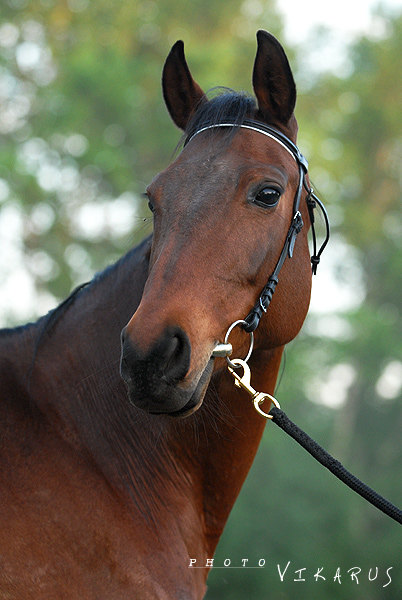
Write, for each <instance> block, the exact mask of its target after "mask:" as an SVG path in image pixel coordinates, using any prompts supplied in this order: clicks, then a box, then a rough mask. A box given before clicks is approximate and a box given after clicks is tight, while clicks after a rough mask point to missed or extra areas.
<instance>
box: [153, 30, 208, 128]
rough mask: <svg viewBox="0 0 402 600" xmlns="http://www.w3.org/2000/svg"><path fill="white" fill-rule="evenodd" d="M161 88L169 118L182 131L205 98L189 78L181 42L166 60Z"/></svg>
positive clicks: (176, 44)
mask: <svg viewBox="0 0 402 600" xmlns="http://www.w3.org/2000/svg"><path fill="white" fill-rule="evenodd" d="M162 88H163V97H164V99H165V103H166V106H167V108H168V111H169V113H170V116H171V117H172V119H173V121H174V122H175V123H176V125H177V126H178V127H180V129H183V130H184V129H185V128H186V125H187V123H188V121H189V119H190V117H191V116H192V115H193V113H194V111H195V110H196V109H197V107H198V106H199V104H200V103H201V102H202V101H203V100H204V99H206V97H205V94H204V92H203V91H202V89H201V88H200V86H199V85H198V83H196V82H195V81H194V79H193V78H192V76H191V73H190V70H189V68H188V66H187V63H186V59H185V56H184V44H183V42H181V41H178V42H176V43H175V45H174V46H173V48H172V49H171V51H170V53H169V56H168V57H167V59H166V62H165V66H164V67H163V74H162Z"/></svg>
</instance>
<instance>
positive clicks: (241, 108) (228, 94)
mask: <svg viewBox="0 0 402 600" xmlns="http://www.w3.org/2000/svg"><path fill="white" fill-rule="evenodd" d="M216 91H218V95H216V96H215V97H213V98H211V99H210V100H208V102H205V101H204V102H201V104H200V106H199V107H198V109H197V110H196V112H195V113H194V115H193V117H192V118H191V119H190V121H189V123H188V124H187V127H186V131H185V134H186V139H187V140H188V139H189V138H191V136H192V135H194V134H195V133H196V132H197V131H198V130H199V129H202V128H203V127H208V126H210V125H219V124H221V123H233V125H234V128H232V129H230V128H225V131H226V132H227V131H233V129H235V128H236V127H239V125H241V124H242V123H243V122H244V121H245V119H250V118H253V117H254V115H255V113H256V110H257V105H256V101H255V99H254V98H253V96H251V95H250V94H247V93H246V92H235V91H234V90H231V89H228V88H214V89H213V90H211V92H215V93H216ZM211 92H210V93H211Z"/></svg>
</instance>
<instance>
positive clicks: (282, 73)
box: [253, 30, 296, 125]
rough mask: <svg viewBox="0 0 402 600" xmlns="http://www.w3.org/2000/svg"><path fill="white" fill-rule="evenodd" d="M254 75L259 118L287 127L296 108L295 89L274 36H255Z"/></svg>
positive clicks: (283, 54) (288, 68)
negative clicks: (256, 47)
mask: <svg viewBox="0 0 402 600" xmlns="http://www.w3.org/2000/svg"><path fill="white" fill-rule="evenodd" d="M257 42H258V49H257V56H256V57H255V63H254V71H253V87H254V93H255V95H256V97H257V100H258V108H259V112H260V116H261V117H262V118H263V119H264V120H265V121H267V122H272V121H279V123H281V124H282V125H287V124H288V122H289V119H290V117H291V116H292V114H293V110H294V107H295V104H296V85H295V82H294V79H293V75H292V71H291V69H290V65H289V62H288V59H287V57H286V54H285V51H284V49H283V48H282V46H281V45H280V43H279V42H278V40H277V39H276V38H274V36H273V35H271V34H270V33H268V32H267V31H262V30H260V31H258V32H257Z"/></svg>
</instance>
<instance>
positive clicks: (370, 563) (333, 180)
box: [0, 0, 402, 600]
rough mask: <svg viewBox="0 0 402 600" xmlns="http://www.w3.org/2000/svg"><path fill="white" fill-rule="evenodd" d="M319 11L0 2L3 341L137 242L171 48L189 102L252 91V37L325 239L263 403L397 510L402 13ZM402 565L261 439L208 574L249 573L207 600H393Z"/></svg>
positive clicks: (159, 155)
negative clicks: (295, 125)
mask: <svg viewBox="0 0 402 600" xmlns="http://www.w3.org/2000/svg"><path fill="white" fill-rule="evenodd" d="M320 4H321V5H319V3H313V2H310V1H308V0H306V2H296V1H295V2H291V1H289V2H285V1H282V2H280V1H279V0H278V1H277V2H275V1H274V0H225V1H224V2H217V1H216V0H193V1H192V2H188V1H185V0H167V1H165V2H156V1H153V0H137V1H135V2H117V1H115V2H113V1H110V0H96V2H95V1H93V2H89V1H88V0H41V1H27V0H2V2H1V6H0V324H1V325H2V326H13V325H17V324H20V323H22V322H24V321H26V320H32V319H35V318H37V317H38V316H39V315H41V314H43V313H44V312H46V311H47V310H49V309H50V308H52V307H54V306H56V305H57V303H58V302H59V301H60V300H61V299H62V298H63V297H65V296H66V295H67V294H68V293H69V292H70V291H71V289H72V288H73V287H74V286H75V285H77V284H79V283H82V282H83V281H86V280H88V279H90V278H91V277H92V276H93V274H94V273H95V272H96V271H98V270H100V269H103V268H104V267H106V266H107V265H108V264H110V263H111V262H113V261H114V260H115V259H116V258H117V257H119V256H120V255H121V254H122V253H124V252H125V251H127V250H128V249H129V248H130V247H132V245H134V244H136V243H137V242H138V241H139V240H140V239H142V238H143V237H144V236H145V235H148V234H149V233H150V231H151V227H152V225H151V219H150V215H149V213H148V209H147V207H146V203H145V202H144V200H143V199H142V198H141V193H142V192H143V190H144V188H145V186H146V184H147V183H148V182H149V181H150V179H151V178H152V177H153V176H154V175H155V174H156V173H157V172H158V171H159V170H160V169H162V168H164V167H165V166H166V165H167V164H168V163H169V161H170V159H171V158H172V156H173V153H174V149H175V147H176V144H177V142H178V140H179V137H180V133H179V132H178V130H177V129H175V127H174V126H173V124H172V123H171V122H170V120H169V117H168V115H167V111H166V109H165V107H164V105H163V101H162V95H161V89H160V77H161V69H162V66H163V62H164V59H165V57H166V55H167V53H168V52H169V49H170V46H171V45H172V44H173V43H174V42H175V41H176V40H177V39H183V40H184V42H185V47H186V55H187V59H188V62H189V64H190V66H191V69H192V72H193V74H194V76H195V78H196V79H197V80H198V81H199V83H200V84H201V85H202V87H203V88H204V89H208V88H211V87H213V86H216V85H225V86H229V87H233V88H235V89H245V90H248V91H251V69H252V65H253V60H254V56H255V51H256V42H255V32H256V30H257V29H259V28H263V29H267V30H269V31H271V32H272V33H274V34H275V35H276V36H277V37H278V38H279V39H280V40H281V41H282V43H283V44H284V46H285V48H286V51H287V53H288V56H289V58H290V61H291V64H292V67H293V70H294V74H295V79H296V82H297V85H298V94H299V96H298V104H297V117H298V121H299V126H300V136H299V145H300V147H301V149H302V151H303V152H304V154H306V155H307V157H308V158H309V160H310V173H311V178H312V180H313V182H314V184H315V188H316V190H317V191H318V193H319V195H320V197H321V198H322V199H323V200H324V201H325V202H326V204H327V207H328V211H329V214H330V219H331V223H332V232H333V235H332V240H331V244H330V248H329V250H328V251H326V253H325V255H324V257H323V260H322V264H321V265H320V267H319V274H318V276H317V277H316V278H315V281H314V290H313V299H312V307H311V311H310V314H309V316H308V319H307V321H306V323H305V326H304V328H303V330H302V333H301V334H300V335H299V336H298V338H297V339H296V340H295V341H294V342H292V343H291V344H290V345H289V346H288V349H287V352H286V364H285V365H284V367H283V375H282V378H281V383H280V386H279V389H278V391H277V396H278V398H279V399H280V402H281V404H282V405H283V406H284V407H285V409H286V411H287V412H288V414H289V415H290V416H291V418H293V419H294V420H295V421H296V422H297V423H298V424H300V425H301V426H302V427H303V428H305V429H306V430H307V431H308V432H309V433H310V434H311V435H312V436H313V437H315V438H316V439H317V440H318V441H319V442H320V443H321V444H322V445H324V446H325V447H327V448H328V449H329V450H330V451H332V452H333V453H334V454H335V455H336V456H337V457H338V458H339V459H340V460H341V461H343V462H344V463H345V465H346V466H347V467H348V468H350V470H352V472H354V473H356V474H357V475H358V476H360V477H361V478H362V479H363V480H365V481H366V482H367V483H369V484H370V485H371V486H372V487H374V488H375V489H377V490H379V491H380V492H381V493H382V494H383V495H385V496H386V497H389V498H390V499H391V500H393V501H394V502H396V503H400V502H401V470H400V465H401V450H400V448H401V444H400V436H401V410H400V392H401V385H402V362H401V328H400V324H401V321H400V315H399V310H400V303H401V301H400V298H401V293H400V292H401V286H400V272H401V263H402V260H401V235H400V233H401V223H400V220H399V216H400V213H399V210H400V208H399V207H400V183H401V158H402V156H401V155H402V131H401V123H400V121H401V118H400V107H401V99H402V89H401V56H402V6H401V4H400V3H398V2H395V1H393V2H391V1H389V2H385V3H384V4H381V5H378V6H375V7H373V8H372V10H371V12H370V11H368V8H367V6H368V5H369V4H370V3H369V2H364V1H363V2H362V1H360V0H359V1H356V2H353V3H352V2H349V3H347V2H344V1H343V0H340V1H339V2H337V3H324V2H322V3H320ZM327 4H331V6H326V5H327ZM332 4H334V6H332ZM325 23H326V24H325ZM217 460H218V457H217ZM400 554H401V537H400V533H399V527H398V525H396V524H395V523H394V522H392V521H391V520H390V519H388V518H387V517H385V516H382V515H381V514H380V513H379V512H377V511H376V510H375V509H374V508H371V507H370V506H369V505H368V504H367V503H366V502H364V501H363V500H361V499H360V498H358V497H355V496H354V495H353V493H352V492H349V491H348V490H347V489H346V488H345V487H344V486H343V485H341V484H340V483H338V482H337V481H336V480H335V479H334V478H333V477H332V476H331V475H329V474H327V472H324V469H323V468H322V467H320V466H319V465H317V464H316V463H315V462H314V461H313V460H312V459H311V458H310V457H309V456H308V455H306V454H305V453H304V451H303V450H301V449H299V448H298V447H296V445H295V444H294V443H293V442H292V441H291V440H290V439H288V438H285V436H284V435H283V433H282V432H281V431H280V430H275V427H274V426H272V427H271V426H268V427H267V431H266V434H265V436H264V438H263V442H262V445H261V447H260V451H259V453H258V456H257V459H256V461H255V463H254V465H253V468H252V470H251V472H250V475H249V477H248V479H247V481H246V484H245V486H244V488H243V490H242V492H241V495H240V497H239V500H238V502H237V504H236V506H235V508H234V510H233V512H232V515H231V517H230V520H229V522H228V525H227V528H226V530H225V533H224V535H223V538H222V540H221V543H220V545H219V547H218V551H217V554H216V558H215V564H216V566H217V567H218V566H220V567H222V566H223V561H224V560H225V559H226V558H230V560H231V565H232V566H240V565H241V564H242V563H241V559H243V558H248V559H249V562H248V566H257V565H258V561H259V560H260V559H265V561H266V563H265V567H264V568H258V569H247V570H245V569H244V568H238V569H237V568H236V569H234V568H232V569H228V568H226V569H225V568H216V569H214V570H213V571H212V573H211V576H210V578H209V591H208V595H207V598H208V599H209V600H218V599H219V600H220V599H222V598H225V599H233V600H236V599H241V600H243V599H245V598H247V599H248V600H254V599H258V600H260V599H263V598H268V597H269V598H283V599H289V600H293V599H295V598H298V599H300V600H303V599H307V598H309V599H310V598H312V597H313V598H320V599H321V600H326V599H331V600H335V599H342V600H346V599H347V600H351V599H352V600H353V599H361V598H364V599H365V600H377V599H378V600H380V599H383V598H395V599H396V598H400V597H402V573H401V565H400ZM289 561H290V565H289V566H288V570H287V571H286V575H285V578H284V581H283V582H281V581H280V578H279V575H278V571H277V564H279V565H280V567H281V569H282V570H283V569H284V568H285V567H286V565H287V563H288V562H289ZM321 567H323V571H321V575H322V576H325V578H326V580H325V581H323V580H322V579H319V581H315V578H314V574H315V573H316V572H317V570H318V569H319V568H321ZM352 567H360V568H361V573H360V574H359V576H358V577H359V584H357V583H356V582H355V581H352V580H351V576H350V573H349V574H348V572H347V571H348V570H349V569H351V568H352ZM376 567H378V575H377V578H376V579H374V577H375V575H376ZM389 567H393V570H392V571H389V573H390V575H391V577H392V583H391V584H389V585H388V586H387V587H385V588H384V587H383V586H384V585H385V584H386V583H387V582H388V581H389V578H388V577H387V575H386V571H387V569H388V568H389ZM302 568H306V570H305V571H303V572H302V575H301V577H302V578H304V579H306V581H305V582H294V581H293V579H295V578H298V577H300V576H299V575H298V574H295V571H296V570H298V569H302ZM338 568H339V569H340V571H338V574H339V573H340V577H339V576H338V578H337V579H336V580H335V581H334V577H335V575H336V572H337V569H338ZM370 569H371V571H369V570H370ZM162 576H163V574H162ZM369 578H371V579H374V580H373V581H369Z"/></svg>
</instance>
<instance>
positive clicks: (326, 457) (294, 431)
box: [269, 406, 402, 524]
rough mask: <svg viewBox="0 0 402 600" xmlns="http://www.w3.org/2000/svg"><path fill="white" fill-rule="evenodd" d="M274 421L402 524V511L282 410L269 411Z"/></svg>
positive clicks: (337, 475) (310, 452) (341, 477)
mask: <svg viewBox="0 0 402 600" xmlns="http://www.w3.org/2000/svg"><path fill="white" fill-rule="evenodd" d="M269 415H270V416H271V417H272V421H273V422H274V423H276V424H277V425H278V427H280V428H281V429H283V431H285V432H286V433H287V434H289V435H290V436H291V437H292V438H293V439H294V440H295V441H296V442H297V443H298V444H300V446H302V447H303V448H304V449H305V450H307V452H308V453H309V454H311V456H313V457H314V458H315V459H316V460H318V462H319V463H321V464H322V465H323V466H324V467H326V468H327V469H328V470H329V471H330V472H331V473H332V474H333V475H335V477H337V478H338V479H340V480H341V481H342V482H343V483H345V484H346V485H347V486H348V487H349V488H350V489H351V490H353V491H354V492H356V493H357V494H359V496H361V497H362V498H365V500H367V501H368V502H370V504H372V505H373V506H375V507H376V508H378V509H379V510H381V511H382V512H383V513H385V514H386V515H388V516H389V517H391V519H394V520H395V521H397V522H398V523H401V524H402V511H401V510H400V509H399V508H398V507H397V506H394V505H393V504H391V502H389V501H388V500H386V499H385V498H383V497H382V496H380V494H377V492H375V491H374V490H372V489H371V488H370V487H369V486H368V485H366V484H365V483H363V482H362V481H360V479H358V478H357V477H355V476H354V475H352V473H350V472H349V471H348V470H347V469H345V467H344V466H343V465H342V464H341V463H340V462H339V461H338V460H336V459H335V458H334V457H333V456H331V455H330V454H329V453H328V452H327V451H326V450H324V448H322V447H321V446H320V445H319V444H317V442H315V441H314V440H313V439H312V438H311V437H310V436H308V435H307V433H305V432H304V431H303V430H302V429H300V427H298V426H297V425H296V424H295V423H293V421H291V420H290V419H289V417H288V416H287V415H286V414H285V413H284V412H283V411H282V410H281V409H280V408H276V406H273V407H272V408H271V410H270V411H269Z"/></svg>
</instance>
